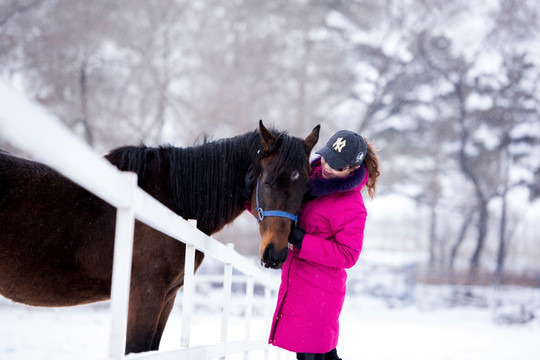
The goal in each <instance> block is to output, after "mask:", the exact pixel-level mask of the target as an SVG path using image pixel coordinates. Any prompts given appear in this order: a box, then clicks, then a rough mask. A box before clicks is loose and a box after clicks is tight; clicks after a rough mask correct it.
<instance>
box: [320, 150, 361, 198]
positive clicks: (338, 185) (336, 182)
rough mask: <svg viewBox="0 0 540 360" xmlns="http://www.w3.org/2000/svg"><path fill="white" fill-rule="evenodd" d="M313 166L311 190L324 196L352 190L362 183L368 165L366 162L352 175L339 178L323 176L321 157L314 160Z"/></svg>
mask: <svg viewBox="0 0 540 360" xmlns="http://www.w3.org/2000/svg"><path fill="white" fill-rule="evenodd" d="M311 167H312V169H313V172H312V174H311V181H310V183H309V192H310V194H311V195H313V196H324V195H329V194H333V193H337V192H344V191H348V190H352V189H354V188H356V187H358V186H359V185H360V184H362V181H363V180H364V177H365V175H366V166H365V165H364V164H362V166H360V168H358V169H357V170H355V171H354V172H353V173H352V174H351V175H349V176H347V177H345V178H338V179H325V178H323V177H322V167H321V158H317V159H315V160H313V161H312V162H311Z"/></svg>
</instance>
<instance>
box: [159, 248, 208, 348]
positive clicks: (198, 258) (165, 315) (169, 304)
mask: <svg viewBox="0 0 540 360" xmlns="http://www.w3.org/2000/svg"><path fill="white" fill-rule="evenodd" d="M203 259H204V254H203V253H201V252H199V251H197V252H195V271H197V269H198V268H199V266H200V265H201V263H202V261H203ZM183 285H184V279H183V277H182V279H181V283H179V284H178V285H177V287H176V288H174V289H172V290H171V292H170V293H169V296H168V297H167V300H166V302H165V305H164V306H163V310H162V312H161V316H160V318H159V323H158V326H157V329H156V333H155V335H154V341H153V343H152V350H158V349H159V343H160V341H161V336H162V335H163V331H164V330H165V325H167V320H168V319H169V315H170V313H171V310H172V308H173V306H174V300H175V299H176V295H177V293H178V290H179V289H180V288H181V287H182V286H183Z"/></svg>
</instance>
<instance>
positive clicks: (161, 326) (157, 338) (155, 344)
mask: <svg viewBox="0 0 540 360" xmlns="http://www.w3.org/2000/svg"><path fill="white" fill-rule="evenodd" d="M175 295H176V294H175ZM175 298H176V296H173V297H171V298H170V299H169V300H167V301H166V302H165V304H164V305H163V309H162V310H161V316H160V317H159V322H158V325H157V328H156V332H155V333H154V339H153V340H152V350H159V343H160V342H161V336H162V335H163V331H164V330H165V325H167V320H168V319H169V315H170V313H171V310H172V308H173V306H174V299H175Z"/></svg>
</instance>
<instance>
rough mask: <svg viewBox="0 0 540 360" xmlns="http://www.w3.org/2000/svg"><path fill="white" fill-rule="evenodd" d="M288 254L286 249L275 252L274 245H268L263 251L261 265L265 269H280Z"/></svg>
mask: <svg viewBox="0 0 540 360" xmlns="http://www.w3.org/2000/svg"><path fill="white" fill-rule="evenodd" d="M288 253H289V249H288V248H285V249H283V250H280V251H277V250H276V249H275V247H274V244H272V243H270V244H268V245H267V246H266V248H265V249H264V253H263V256H262V259H261V265H262V266H264V267H265V268H270V269H281V266H283V263H284V262H285V260H286V259H287V254H288Z"/></svg>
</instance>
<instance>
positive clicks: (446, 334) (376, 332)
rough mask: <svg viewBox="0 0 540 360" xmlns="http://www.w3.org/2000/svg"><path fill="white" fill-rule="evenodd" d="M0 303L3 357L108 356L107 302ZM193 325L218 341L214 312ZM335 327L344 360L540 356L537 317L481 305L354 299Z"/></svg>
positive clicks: (196, 336)
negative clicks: (517, 318)
mask: <svg viewBox="0 0 540 360" xmlns="http://www.w3.org/2000/svg"><path fill="white" fill-rule="evenodd" d="M0 300H1V301H0V319H1V321H0V359H3V360H19V359H25V360H31V359H41V360H48V359H51V360H52V359H55V360H61V359H80V360H84V359H101V358H106V355H107V349H108V331H109V328H108V327H109V311H108V306H106V304H107V303H102V304H95V305H85V306H79V307H73V308H56V309H47V308H33V307H27V306H24V305H19V304H15V303H12V302H9V301H7V300H5V299H0ZM237 301H238V300H237ZM104 304H105V305H104ZM255 315H256V316H255V318H254V323H253V324H252V326H251V329H252V336H251V338H252V339H264V338H266V331H267V330H268V326H267V323H268V322H267V320H268V319H266V318H264V317H263V316H261V315H260V314H257V313H255ZM192 320H193V327H192V330H191V334H192V345H195V346H196V345H203V344H209V343H216V342H217V340H218V337H219V329H220V315H219V314H218V313H217V312H213V311H209V310H208V309H198V310H197V311H196V313H195V314H194V315H193V319H192ZM180 323H181V320H180V309H179V307H178V306H177V307H175V309H174V310H173V313H172V315H171V318H170V319H169V323H168V325H167V328H166V330H165V333H164V337H163V340H162V347H161V350H170V349H174V348H177V346H178V345H177V344H178V343H179V338H180ZM340 323H341V335H340V341H339V345H338V353H339V354H340V356H341V357H342V358H343V359H344V360H354V359H379V360H386V359H389V360H390V359H415V360H424V359H425V360H428V359H429V360H445V359H460V360H467V359H471V360H472V359H474V360H478V359H490V360H507V359H520V360H534V359H538V356H539V354H540V341H539V339H540V321H539V320H538V319H535V320H534V321H531V322H529V323H527V324H525V325H497V324H496V323H494V321H493V319H492V311H491V310H489V309H486V308H474V307H453V308H448V307H440V308H435V309H431V310H421V309H419V308H417V307H412V306H406V307H398V308H389V307H388V306H387V305H385V304H384V303H383V302H381V301H380V300H376V299H374V298H371V297H367V296H364V295H351V296H348V297H347V299H346V301H345V305H344V309H343V312H342V316H341V319H340ZM242 325H243V320H242V319H241V318H240V317H238V316H236V317H233V318H232V319H231V325H230V330H231V331H230V334H231V335H230V337H231V338H234V337H238V339H240V338H241V337H242V336H243V334H244V330H243V328H242ZM270 355H271V356H270V358H271V359H273V358H279V357H278V355H277V352H276V351H272V352H271V354H270ZM230 358H231V359H236V358H238V359H241V358H242V356H241V355H240V354H239V355H237V356H231V357H230ZM264 358H265V357H264V354H262V353H253V354H252V356H250V359H252V360H253V359H264ZM294 358H295V356H294V354H292V353H289V352H282V353H281V359H285V360H287V359H291V360H292V359H294Z"/></svg>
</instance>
